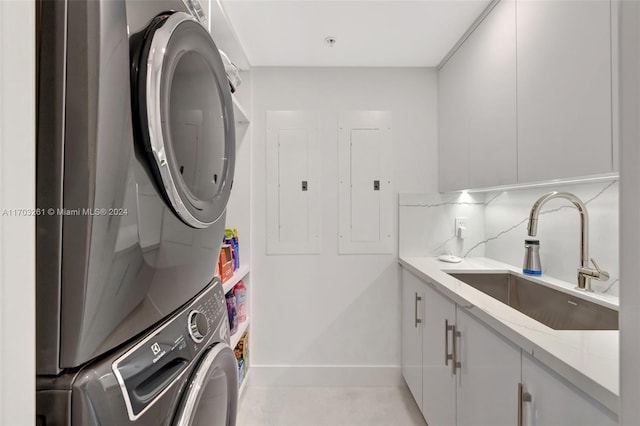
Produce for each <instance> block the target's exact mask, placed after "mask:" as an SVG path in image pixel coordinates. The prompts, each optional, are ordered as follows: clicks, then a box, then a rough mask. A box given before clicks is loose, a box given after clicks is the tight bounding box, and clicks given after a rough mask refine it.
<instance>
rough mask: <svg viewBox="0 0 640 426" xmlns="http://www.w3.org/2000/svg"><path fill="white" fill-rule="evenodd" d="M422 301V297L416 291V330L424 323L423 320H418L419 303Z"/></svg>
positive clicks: (414, 315)
mask: <svg viewBox="0 0 640 426" xmlns="http://www.w3.org/2000/svg"><path fill="white" fill-rule="evenodd" d="M421 300H422V296H418V292H417V291H416V300H415V305H414V306H415V310H414V314H413V317H414V319H415V324H414V325H415V328H418V324H420V323H421V322H422V320H421V319H420V318H418V302H419V301H421Z"/></svg>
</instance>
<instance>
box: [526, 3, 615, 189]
mask: <svg viewBox="0 0 640 426" xmlns="http://www.w3.org/2000/svg"><path fill="white" fill-rule="evenodd" d="M611 51H612V50H611V7H610V2H609V0H588V1H586V0H582V1H534V0H519V1H518V3H517V73H518V83H517V87H518V89H517V90H518V101H517V103H518V181H519V182H532V181H540V180H548V179H556V178H563V177H575V176H584V175H590V174H596V173H605V172H610V171H612V168H613V157H612V151H613V145H612V118H611V113H612V97H611V84H612V79H611V57H612V56H611Z"/></svg>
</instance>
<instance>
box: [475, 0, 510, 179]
mask: <svg viewBox="0 0 640 426" xmlns="http://www.w3.org/2000/svg"><path fill="white" fill-rule="evenodd" d="M463 47H464V49H465V51H468V53H464V54H468V55H469V56H470V57H471V60H470V62H471V63H470V64H469V66H470V68H469V70H468V71H467V72H468V78H469V86H470V90H471V93H470V96H469V103H470V104H469V108H470V109H471V111H472V114H471V115H470V116H469V117H468V119H469V125H468V127H467V129H468V130H469V131H470V134H469V135H467V140H468V141H469V148H468V149H469V187H470V188H483V187H488V186H497V185H508V184H514V183H516V182H517V178H518V176H517V165H518V154H517V144H516V137H517V129H516V2H515V0H501V1H500V3H498V4H497V5H496V7H495V8H494V9H493V10H492V11H491V13H490V14H489V15H488V16H487V17H486V18H485V19H484V21H482V24H481V25H480V26H479V27H478V28H476V30H475V31H474V32H473V34H471V36H470V37H469V38H468V39H467V41H466V42H465V46H463Z"/></svg>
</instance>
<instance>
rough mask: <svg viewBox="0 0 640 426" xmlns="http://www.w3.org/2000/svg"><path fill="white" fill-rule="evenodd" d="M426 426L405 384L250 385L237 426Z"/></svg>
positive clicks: (243, 400)
mask: <svg viewBox="0 0 640 426" xmlns="http://www.w3.org/2000/svg"><path fill="white" fill-rule="evenodd" d="M363 425H366V426H426V423H425V421H424V419H423V418H422V414H420V411H419V409H418V406H417V405H416V403H415V402H414V400H413V397H412V396H411V394H410V393H409V389H407V388H406V387H376V388H372V387H367V388H364V387H363V388H332V387H322V388H301V387H295V388H294V387H290V388H287V387H279V388H262V387H252V386H249V387H248V388H247V390H246V394H245V395H243V397H242V400H241V402H240V411H239V413H238V422H237V426H363Z"/></svg>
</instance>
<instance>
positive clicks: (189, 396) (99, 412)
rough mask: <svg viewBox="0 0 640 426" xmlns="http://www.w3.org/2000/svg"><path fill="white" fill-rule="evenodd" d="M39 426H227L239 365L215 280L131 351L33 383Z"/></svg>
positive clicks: (231, 420)
mask: <svg viewBox="0 0 640 426" xmlns="http://www.w3.org/2000/svg"><path fill="white" fill-rule="evenodd" d="M37 396H38V398H37V399H38V412H37V422H36V424H37V425H38V426H53V425H56V426H57V425H83V426H85V425H87V426H88V425H104V426H120V425H122V426H124V425H145V426H162V425H172V426H205V425H206V426H228V425H234V424H235V420H236V407H237V399H238V366H237V363H236V357H235V354H234V353H233V351H232V350H231V348H230V347H229V322H228V317H227V308H226V302H225V298H224V294H223V291H222V286H221V285H220V283H219V281H217V280H216V281H215V282H214V283H213V284H212V285H211V286H209V287H208V288H207V289H205V290H204V291H203V292H202V293H201V294H200V295H198V296H197V297H196V298H195V299H194V300H193V301H191V302H190V303H188V304H187V306H185V307H184V308H183V309H181V310H180V311H178V312H177V313H175V314H174V315H172V316H171V317H170V318H168V319H166V320H165V321H164V322H162V323H161V324H159V325H158V326H157V327H156V328H154V329H152V330H151V331H149V332H148V333H146V334H145V335H144V336H142V337H141V338H140V339H138V340H136V341H135V342H134V343H133V344H132V345H131V346H127V347H124V348H122V349H119V350H117V351H114V352H113V353H111V354H109V355H108V356H106V357H104V358H102V359H100V360H98V361H95V362H93V363H90V364H88V365H86V366H84V367H82V368H80V369H79V370H78V371H75V372H73V373H70V374H66V375H64V376H63V378H62V379H61V377H56V378H49V379H46V378H41V380H39V382H38V392H37Z"/></svg>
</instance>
